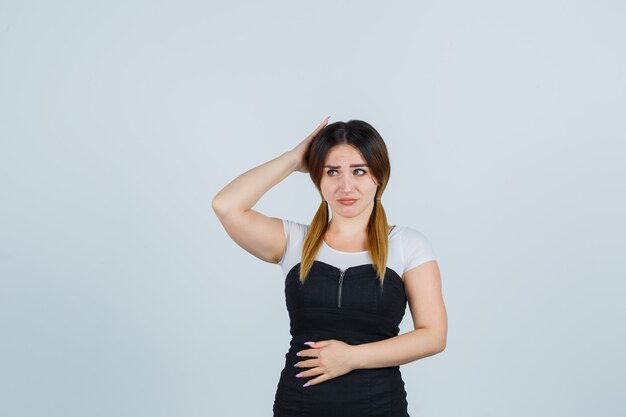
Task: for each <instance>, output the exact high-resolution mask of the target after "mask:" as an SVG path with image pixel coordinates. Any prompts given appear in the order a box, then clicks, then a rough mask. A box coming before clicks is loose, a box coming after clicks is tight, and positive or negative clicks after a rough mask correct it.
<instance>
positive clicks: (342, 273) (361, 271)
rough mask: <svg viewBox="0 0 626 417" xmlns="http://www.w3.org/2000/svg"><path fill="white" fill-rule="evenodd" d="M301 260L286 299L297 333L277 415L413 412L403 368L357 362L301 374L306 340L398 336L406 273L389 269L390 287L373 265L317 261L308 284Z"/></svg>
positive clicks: (353, 341) (354, 341)
mask: <svg viewBox="0 0 626 417" xmlns="http://www.w3.org/2000/svg"><path fill="white" fill-rule="evenodd" d="M299 273H300V263H298V264H296V265H295V266H294V267H293V268H292V269H291V270H290V271H289V273H288V274H287V277H286V278H285V300H286V304H287V311H288V312H289V319H290V333H291V336H292V339H291V342H290V348H289V350H288V352H287V353H286V355H285V367H284V369H283V370H282V371H281V374H280V379H279V382H278V386H277V389H276V394H275V399H274V406H273V412H274V414H273V415H274V417H383V416H384V417H408V416H409V414H408V412H407V406H408V404H407V399H406V391H405V389H404V381H403V380H402V376H401V373H400V367H399V366H394V367H387V368H375V369H355V370H353V371H350V372H348V373H347V374H344V375H341V376H339V377H336V378H333V379H330V380H328V381H324V382H321V383H319V384H316V385H310V386H308V387H303V386H302V385H304V384H305V383H306V382H307V381H308V380H311V379H313V378H315V377H316V376H315V377H301V378H296V374H298V373H300V372H303V371H305V370H307V369H310V368H295V367H294V366H293V365H294V364H295V363H296V362H299V361H302V360H306V359H307V358H305V357H299V356H296V352H299V351H301V350H305V349H309V347H308V346H307V345H305V344H304V342H307V341H319V340H328V339H336V340H341V341H343V342H345V343H348V344H350V345H358V344H362V343H370V342H376V341H379V340H384V339H388V338H390V337H394V336H397V335H398V333H399V330H400V329H399V325H400V322H401V321H402V317H403V316H404V312H405V309H406V303H407V300H406V294H405V291H404V282H403V281H402V278H401V277H400V276H399V275H398V274H397V273H396V272H395V271H394V270H392V269H390V268H387V269H386V271H385V280H384V284H383V287H382V288H381V286H380V281H379V279H378V277H377V275H376V270H375V269H374V266H373V265H372V264H363V265H357V266H352V267H349V268H347V269H344V270H342V269H340V268H338V267H335V266H333V265H330V264H327V263H325V262H322V261H318V260H315V261H314V262H313V265H312V267H311V270H310V271H309V276H308V277H307V279H306V281H305V283H304V285H301V284H300V281H299V279H298V277H299Z"/></svg>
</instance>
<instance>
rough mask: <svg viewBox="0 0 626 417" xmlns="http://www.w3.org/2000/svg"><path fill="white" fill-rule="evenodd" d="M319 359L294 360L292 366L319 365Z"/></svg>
mask: <svg viewBox="0 0 626 417" xmlns="http://www.w3.org/2000/svg"><path fill="white" fill-rule="evenodd" d="M319 365H320V361H319V359H308V360H306V361H300V362H296V363H295V364H294V365H293V366H295V367H296V368H313V367H314V366H319Z"/></svg>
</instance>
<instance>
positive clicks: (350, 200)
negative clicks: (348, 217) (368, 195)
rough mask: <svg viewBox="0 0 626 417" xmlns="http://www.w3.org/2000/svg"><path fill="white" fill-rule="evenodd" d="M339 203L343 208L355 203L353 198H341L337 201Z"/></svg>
mask: <svg viewBox="0 0 626 417" xmlns="http://www.w3.org/2000/svg"><path fill="white" fill-rule="evenodd" d="M337 201H339V202H340V203H341V204H343V205H345V206H350V205H352V204H354V203H355V202H356V199H354V198H342V199H339V200H337Z"/></svg>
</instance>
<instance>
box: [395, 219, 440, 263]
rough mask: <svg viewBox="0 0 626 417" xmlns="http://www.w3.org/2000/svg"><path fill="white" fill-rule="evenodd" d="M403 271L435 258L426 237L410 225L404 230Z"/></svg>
mask: <svg viewBox="0 0 626 417" xmlns="http://www.w3.org/2000/svg"><path fill="white" fill-rule="evenodd" d="M403 253H404V265H405V267H404V271H403V274H404V272H406V271H409V270H411V269H413V268H415V267H416V266H419V265H421V264H423V263H425V262H428V261H432V260H435V259H436V258H435V252H434V250H433V248H432V246H431V244H430V241H429V240H428V238H427V237H426V236H425V235H424V234H423V233H422V232H420V231H419V230H415V229H412V228H410V227H407V228H405V230H404V239H403Z"/></svg>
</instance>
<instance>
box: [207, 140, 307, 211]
mask: <svg viewBox="0 0 626 417" xmlns="http://www.w3.org/2000/svg"><path fill="white" fill-rule="evenodd" d="M297 164H298V160H297V158H296V157H295V156H294V155H293V154H292V153H291V152H285V153H283V154H282V155H280V156H278V157H276V158H274V159H272V160H270V161H268V162H265V163H264V164H262V165H259V166H257V167H255V168H252V169H250V170H248V171H246V172H244V173H243V174H241V175H240V176H238V177H237V178H235V179H234V180H232V181H231V182H230V183H228V184H227V185H226V186H225V187H224V188H222V189H221V190H220V191H219V192H218V193H217V194H216V195H215V197H213V201H212V205H213V208H214V209H215V211H216V212H219V213H225V212H228V211H232V210H238V211H245V210H248V209H250V208H252V207H254V205H255V204H256V203H257V201H259V199H260V198H261V197H262V196H263V194H265V193H266V192H267V191H268V190H269V189H270V188H272V187H273V186H275V185H276V184H278V183H279V182H281V181H282V180H284V179H285V178H286V177H288V176H289V174H291V173H292V172H294V170H295V168H296V166H297Z"/></svg>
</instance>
